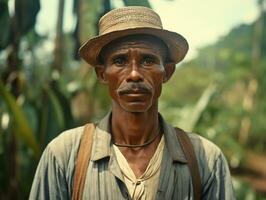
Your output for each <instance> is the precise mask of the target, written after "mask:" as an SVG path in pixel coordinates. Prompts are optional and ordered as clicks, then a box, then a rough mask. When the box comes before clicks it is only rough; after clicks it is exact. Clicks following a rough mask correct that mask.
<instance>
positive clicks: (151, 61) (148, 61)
mask: <svg viewBox="0 0 266 200" xmlns="http://www.w3.org/2000/svg"><path fill="white" fill-rule="evenodd" d="M142 63H143V64H144V65H152V64H154V63H155V59H154V58H152V57H150V56H146V57H144V58H143V60H142Z"/></svg>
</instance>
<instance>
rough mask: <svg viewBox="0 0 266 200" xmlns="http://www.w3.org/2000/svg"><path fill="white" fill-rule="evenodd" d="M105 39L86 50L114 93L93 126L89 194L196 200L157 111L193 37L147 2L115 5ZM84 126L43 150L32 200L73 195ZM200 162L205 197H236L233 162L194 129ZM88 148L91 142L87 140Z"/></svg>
mask: <svg viewBox="0 0 266 200" xmlns="http://www.w3.org/2000/svg"><path fill="white" fill-rule="evenodd" d="M99 32H100V33H99V36H97V37H95V38H93V39H90V40H89V41H88V42H86V43H85V44H84V45H83V46H82V47H81V49H80V55H81V57H82V58H83V59H85V60H86V61H87V62H88V63H89V64H90V65H92V66H94V67H95V72H96V74H97V77H98V79H99V81H100V82H102V83H103V84H106V86H107V87H108V89H109V93H110V96H111V98H112V110H111V112H110V113H109V114H108V115H107V116H106V117H105V118H104V119H102V120H101V121H100V122H99V123H98V124H97V125H96V128H95V130H94V131H93V140H92V143H93V145H92V150H91V154H90V155H89V156H90V160H89V163H88V166H87V167H86V170H87V171H86V173H85V175H86V176H85V177H83V178H84V181H85V185H84V189H83V191H82V197H83V199H93V200H96V199H113V200H117V199H180V200H182V199H194V196H193V195H194V192H195V191H194V189H195V188H194V187H193V178H192V176H191V172H190V170H189V168H188V164H187V163H188V159H187V158H186V156H185V154H184V152H183V151H182V148H181V144H180V142H179V140H178V137H177V133H176V131H175V129H174V128H173V127H172V126H171V125H169V124H167V123H166V122H165V121H164V119H163V117H162V116H161V115H160V114H159V113H158V98H159V96H160V94H161V90H162V84H163V83H165V82H167V81H168V80H169V79H170V78H171V76H172V74H173V73H174V71H175V64H176V63H178V62H180V61H181V60H182V59H183V58H184V56H185V55H186V53H187V50H188V44H187V41H186V40H185V39H184V38H183V37H182V36H181V35H179V34H177V33H173V32H170V31H167V30H164V29H163V28H162V24H161V20H160V18H159V16H158V15H157V14H156V13H155V12H154V11H153V10H151V9H148V8H144V7H125V8H120V9H116V10H112V11H110V12H109V13H107V14H106V15H105V16H103V17H102V18H101V20H100V22H99ZM84 130H85V128H84V127H79V128H75V129H72V130H68V131H66V132H64V133H62V134H61V135H59V136H58V137H57V138H55V139H54V140H53V141H52V142H51V143H50V144H49V145H48V146H47V148H46V150H45V151H44V153H43V155H42V158H41V160H40V163H39V166H38V169H37V172H36V175H35V179H34V182H33V185H32V190H31V194H30V199H71V198H72V194H73V182H74V179H75V178H74V173H75V166H77V164H76V163H77V154H78V151H79V147H80V143H81V136H82V135H83V134H85V131H84ZM188 135H189V138H190V141H191V143H192V144H193V148H194V152H195V154H196V159H195V160H196V162H198V166H199V174H200V193H201V199H234V195H233V190H232V183H231V178H230V173H229V169H228V165H227V163H226V160H225V158H224V156H223V154H222V153H221V151H220V150H219V148H218V147H216V146H215V145H214V144H212V143H211V142H209V141H207V140H206V139H204V138H202V137H200V136H198V135H196V134H188ZM85 146H86V145H85Z"/></svg>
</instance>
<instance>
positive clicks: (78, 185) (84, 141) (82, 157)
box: [72, 124, 95, 200]
mask: <svg viewBox="0 0 266 200" xmlns="http://www.w3.org/2000/svg"><path fill="white" fill-rule="evenodd" d="M94 130H95V126H94V124H87V125H86V126H85V127H84V131H83V135H82V136H81V141H80V145H79V149H78V154H77V160H76V168H75V172H74V182H73V194H72V200H81V199H82V195H83V190H84V185H85V179H86V174H87V168H88V165H89V161H90V157H91V147H92V142H93V133H94Z"/></svg>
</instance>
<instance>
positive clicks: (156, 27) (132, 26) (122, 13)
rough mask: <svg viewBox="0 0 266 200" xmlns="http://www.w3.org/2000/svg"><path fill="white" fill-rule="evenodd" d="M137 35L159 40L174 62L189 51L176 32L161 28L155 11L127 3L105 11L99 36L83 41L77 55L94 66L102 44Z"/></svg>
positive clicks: (182, 38)
mask: <svg viewBox="0 0 266 200" xmlns="http://www.w3.org/2000/svg"><path fill="white" fill-rule="evenodd" d="M136 34H148V35H152V36H155V37H157V38H159V39H160V40H162V41H163V42H164V43H165V44H166V46H167V47H168V50H169V52H168V53H169V59H170V60H171V62H174V63H178V62H180V61H181V60H182V59H183V58H184V57H185V55H186V53H187V51H188V43H187V41H186V39H185V38H184V37H183V36H181V35H180V34H178V33H175V32H171V31H167V30H164V29H163V26H162V22H161V19H160V17H159V15H158V14H157V13H155V12H154V11H153V10H151V9H149V8H146V7H140V6H130V7H123V8H118V9H114V10H111V11H110V12H108V13H106V14H105V15H104V16H103V17H102V18H101V19H100V21H99V35H98V36H96V37H94V38H91V39H89V40H88V41H87V42H86V43H85V44H83V45H82V46H81V47H80V49H79V54H80V56H81V57H82V58H83V59H84V60H85V61H86V62H87V63H89V64H90V65H92V66H97V65H98V64H99V55H100V52H101V50H102V48H103V47H104V46H105V45H107V44H108V43H110V42H111V41H113V40H115V39H118V38H121V37H125V36H128V35H136Z"/></svg>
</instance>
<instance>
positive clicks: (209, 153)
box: [187, 133, 222, 162]
mask: <svg viewBox="0 0 266 200" xmlns="http://www.w3.org/2000/svg"><path fill="white" fill-rule="evenodd" d="M187 134H188V136H189V138H190V141H191V143H192V145H193V147H194V151H195V153H196V154H198V155H199V156H203V157H204V158H205V159H206V160H207V161H208V162H211V161H214V160H216V159H218V158H219V156H220V155H221V154H222V151H221V149H220V148H219V147H218V146H217V145H216V144H214V143H213V142H211V141H210V140H208V139H206V138H204V137H202V136H200V135H198V134H196V133H187Z"/></svg>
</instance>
